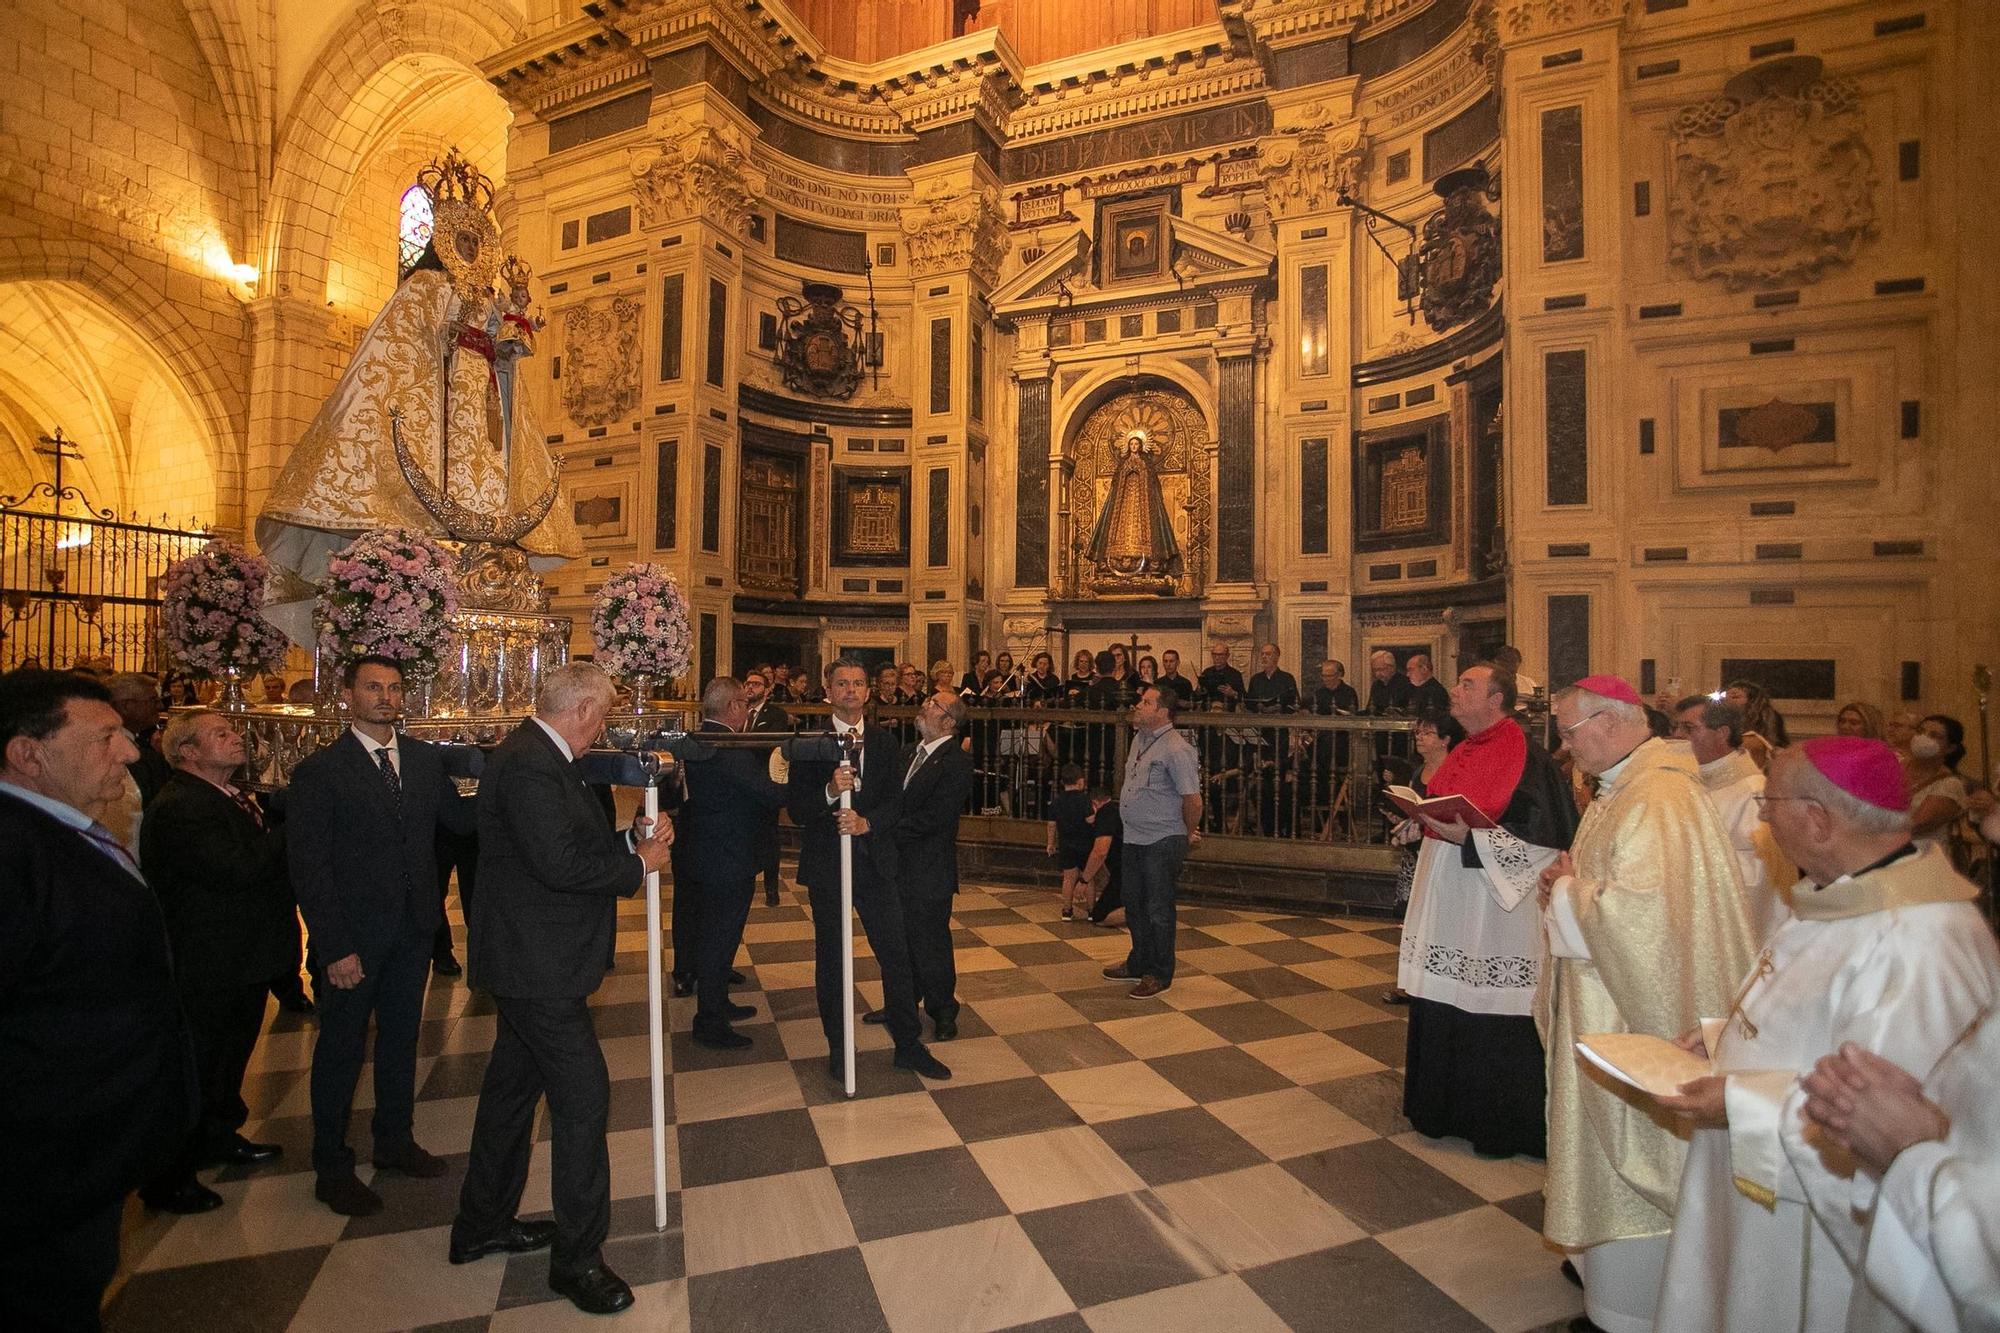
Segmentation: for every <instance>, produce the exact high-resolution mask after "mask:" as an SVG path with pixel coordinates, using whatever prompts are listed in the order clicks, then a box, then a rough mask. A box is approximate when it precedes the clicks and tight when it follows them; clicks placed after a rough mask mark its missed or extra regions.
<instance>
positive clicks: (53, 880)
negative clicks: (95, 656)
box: [0, 669, 196, 1330]
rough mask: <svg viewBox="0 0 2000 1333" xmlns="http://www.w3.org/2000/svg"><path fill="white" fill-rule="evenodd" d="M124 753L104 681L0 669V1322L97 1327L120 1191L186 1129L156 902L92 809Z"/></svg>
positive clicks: (187, 1092)
mask: <svg viewBox="0 0 2000 1333" xmlns="http://www.w3.org/2000/svg"><path fill="white" fill-rule="evenodd" d="M136 757H137V753H136V749H135V747H134V746H133V744H132V742H131V741H130V740H128V739H127V738H126V735H125V728H124V727H123V726H121V725H120V723H119V718H118V714H117V712H116V711H115V710H114V709H113V708H112V706H111V699H110V695H109V694H108V693H107V692H106V690H105V689H104V687H103V686H102V685H99V684H97V683H96V682H95V681H92V680H86V679H84V678H83V677H81V676H72V675H69V674H68V673H66V672H55V671H34V670H26V669H24V670H20V671H13V672H9V673H8V674H7V675H5V676H0V1089H4V1092H0V1181H4V1182H5V1185H4V1186H0V1198H4V1199H5V1200H6V1206H5V1208H4V1209H0V1328H7V1329H88V1330H94V1329H96V1328H97V1327H98V1305H99V1303H100V1302H101V1301H102V1300H103V1297H104V1288H105V1287H106V1285H107V1284H109V1283H110V1281H111V1277H112V1274H113V1273H114V1272H116V1270H117V1268H118V1229H119V1218H120V1216H121V1215H122V1214H123V1212H124V1209H125V1196H126V1195H127V1194H128V1193H130V1192H131V1191H132V1190H133V1189H135V1188H137V1187H138V1185H139V1184H140V1183H141V1182H142V1181H144V1180H146V1179H148V1178H150V1177H151V1176H152V1174H153V1173H154V1172H155V1171H157V1170H159V1169H160V1168H161V1167H162V1166H163V1165H165V1164H166V1162H167V1161H168V1160H170V1159H171V1158H172V1156H173V1154H174V1153H175V1152H176V1151H177V1150H178V1149H179V1147H180V1145H181V1143H182V1141H183V1140H184V1139H185V1138H186V1137H187V1133H188V1130H189V1129H190V1128H191V1127H192V1126H193V1125H194V1122H195V1103H196V1094H195V1084H194V1062H193V1058H192V1056H191V1054H190V1052H189V1050H188V1045H187V1032H186V1028H185V1027H184V1025H183V1023H182V1019H181V1007H180V1002H179V1000H178V999H177V998H176V996H175V994H174V979H173V962H172V955H171V951H170V949H169V947H168V944H167V931H166V924H165V922H164V921H163V920H162V918H161V915H160V904H159V900H158V899H156V898H155V897H154V896H153V892H152V890H150V889H148V888H147V887H146V884H145V881H144V880H142V879H141V878H140V877H139V867H138V865H137V864H136V863H135V862H134V861H133V860H132V857H131V855H130V853H128V852H127V851H126V850H125V849H124V848H123V847H122V846H120V845H119V843H118V841H117V839H116V838H114V837H113V836H112V834H111V831H110V830H109V829H107V828H105V827H104V826H103V825H102V824H100V823H98V822H97V821H96V820H95V819H94V818H93V817H92V816H91V814H90V813H89V811H90V810H91V809H92V808H93V807H96V806H99V805H100V804H102V803H104V802H108V801H112V800H116V799H117V798H118V797H119V796H120V795H121V794H122V793H123V791H124V789H125V779H126V773H125V765H127V764H129V763H131V762H132V761H133V759H135V758H136Z"/></svg>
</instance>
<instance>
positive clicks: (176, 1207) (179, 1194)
mask: <svg viewBox="0 0 2000 1333" xmlns="http://www.w3.org/2000/svg"><path fill="white" fill-rule="evenodd" d="M139 1201H140V1202H141V1203H143V1204H145V1205H146V1206H147V1207H148V1208H156V1209H158V1210H159V1211H160V1212H163V1213H179V1214H180V1215H181V1216H183V1217H188V1216H192V1215H193V1214H195V1213H209V1212H213V1211H215V1210H216V1209H217V1208H220V1207H222V1196H221V1195H220V1194H217V1193H216V1192H215V1191H214V1190H212V1189H210V1188H209V1187H208V1186H206V1185H204V1184H202V1183H201V1182H200V1181H198V1180H185V1181H182V1182H181V1183H180V1184H178V1185H176V1186H174V1187H173V1188H172V1189H170V1190H140V1191H139Z"/></svg>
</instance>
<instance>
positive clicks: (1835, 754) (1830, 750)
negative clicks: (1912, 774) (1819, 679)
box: [1796, 736, 1910, 810]
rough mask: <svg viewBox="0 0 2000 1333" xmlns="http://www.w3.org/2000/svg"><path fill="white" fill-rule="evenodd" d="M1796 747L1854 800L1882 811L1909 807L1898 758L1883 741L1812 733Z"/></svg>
mask: <svg viewBox="0 0 2000 1333" xmlns="http://www.w3.org/2000/svg"><path fill="white" fill-rule="evenodd" d="M1796 748H1797V749H1798V751H1799V753H1800V754H1802V755H1804V756H1805V757H1806V762H1807V763H1809V764H1811V765H1812V766H1813V767H1814V768H1816V769H1818V770H1819V771H1820V772H1821V774H1823V775H1824V776H1825V778H1826V780H1827V781H1828V782H1831V783H1832V784H1833V785H1834V786H1836V787H1838V788H1840V789H1841V790H1842V791H1844V792H1846V793H1847V794H1848V795H1849V796H1852V797H1853V798H1854V799H1856V800H1857V801H1865V802H1867V803H1868V804H1869V805H1872V806H1876V807H1878V808H1880V809H1883V810H1908V809H1909V808H1910V796H1909V793H1908V791H1907V790H1905V788H1904V784H1903V764H1902V761H1901V760H1899V759H1898V758H1897V757H1896V752H1895V751H1894V750H1893V749H1891V748H1889V746H1887V745H1885V744H1884V743H1883V742H1881V741H1874V740H1869V739H1868V738H1867V737H1866V736H1815V737H1814V738H1813V739H1811V740H1809V741H1800V742H1799V744H1798V746H1797V747H1796Z"/></svg>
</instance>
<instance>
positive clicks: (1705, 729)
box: [1673, 694, 1798, 944]
mask: <svg viewBox="0 0 2000 1333" xmlns="http://www.w3.org/2000/svg"><path fill="white" fill-rule="evenodd" d="M1673 734H1674V738H1675V739H1676V740H1684V741H1686V742H1687V743H1688V748H1689V749H1690V750H1691V751H1693V753H1694V761H1695V763H1696V764H1698V765H1699V766H1700V770H1699V771H1700V775H1701V785H1702V786H1703V787H1705V788H1706V789H1707V790H1708V799H1709V800H1711V801H1713V802H1715V812H1716V813H1717V814H1719V815H1721V816H1722V826H1723V827H1724V828H1726V829H1728V830H1729V844H1730V846H1732V847H1734V848H1735V849H1736V868H1737V869H1738V870H1740V871H1742V872H1743V893H1744V898H1743V910H1744V912H1745V914H1746V915H1748V916H1749V918H1750V933H1751V934H1752V935H1754V936H1755V937H1756V940H1757V943H1759V944H1762V943H1763V942H1764V941H1765V940H1767V939H1769V938H1770V937H1771V933H1772V932H1773V931H1775V930H1776V929H1777V928H1778V927H1779V926H1780V925H1782V924H1783V923H1784V920H1785V918H1786V917H1788V916H1790V915H1791V914H1792V910H1791V908H1790V907H1789V906H1788V905H1787V904H1786V902H1785V898H1784V894H1783V892H1782V886H1783V885H1786V884H1790V883H1791V882H1792V881H1793V880H1794V879H1796V878H1797V877H1798V876H1797V873H1796V872H1795V871H1794V870H1793V869H1792V867H1791V865H1790V864H1789V863H1788V862H1786V860H1785V858H1784V854H1783V853H1782V852H1780V851H1779V850H1778V848H1777V844H1776V843H1774V842H1772V841H1771V833H1770V830H1769V829H1768V828H1767V827H1766V826H1765V824H1764V822H1763V821H1762V820H1761V819H1759V818H1758V817H1757V797H1758V795H1759V794H1761V793H1762V792H1763V790H1764V770H1763V769H1761V768H1759V767H1757V761H1756V760H1755V759H1753V758H1751V757H1750V752H1749V751H1748V750H1745V749H1744V748H1743V714H1742V713H1741V712H1740V711H1738V710H1737V708H1736V706H1735V705H1734V704H1730V703H1725V702H1724V701H1722V700H1720V699H1711V698H1709V697H1708V696H1707V695H1706V694H1691V695H1689V696H1688V697H1687V698H1685V699H1683V700H1681V701H1680V702H1679V703H1677V704H1675V705H1674V726H1673Z"/></svg>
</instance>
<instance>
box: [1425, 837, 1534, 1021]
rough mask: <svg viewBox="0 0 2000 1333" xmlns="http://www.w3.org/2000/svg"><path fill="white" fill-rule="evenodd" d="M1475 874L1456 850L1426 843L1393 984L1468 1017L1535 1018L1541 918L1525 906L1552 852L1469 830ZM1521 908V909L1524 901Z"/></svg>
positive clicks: (1434, 841) (1430, 841)
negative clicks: (1474, 853)
mask: <svg viewBox="0 0 2000 1333" xmlns="http://www.w3.org/2000/svg"><path fill="white" fill-rule="evenodd" d="M1468 836H1470V837H1471V838H1473V839H1474V840H1475V842H1476V844H1477V846H1478V849H1479V860H1480V865H1481V868H1480V869H1478V870H1467V869H1466V868H1465V867H1464V866H1463V865H1461V864H1460V857H1459V849H1458V846H1457V844H1455V843H1449V842H1441V841H1439V840H1438V839H1436V838H1425V839H1424V840H1423V849H1422V851H1420V852H1419V853H1418V855H1417V876H1416V885H1415V887H1414V888H1413V889H1412V890H1411V893H1410V909H1409V912H1408V914H1407V915H1406V916H1405V917H1404V919H1403V949H1402V957H1401V959H1400V961H1399V962H1398V965H1397V968H1396V984H1397V985H1399V986H1401V987H1402V988H1403V989H1404V990H1406V991H1408V992H1409V993H1410V994H1412V995H1414V996H1416V997H1417V998H1418V999H1420V1000H1434V1001H1436V1002H1437V1003H1439V1004H1448V1005H1450V1006H1452V1007H1453V1008H1454V1009H1463V1010H1464V1011H1465V1012H1467V1013H1472V1014H1513V1015H1527V1014H1532V1013H1533V1012H1534V999H1535V981H1536V979H1537V977H1538V976H1539V974H1540V971H1541V954H1542V925H1541V917H1540V915H1539V913H1538V912H1537V911H1536V908H1535V905H1534V903H1533V901H1532V898H1533V895H1534V892H1535V882H1536V879H1537V877H1538V876H1540V874H1541V872H1542V867H1543V866H1545V865H1547V864H1548V863H1549V862H1550V861H1552V860H1553V859H1555V855H1556V853H1555V850H1554V849H1553V848H1548V847H1537V846H1535V845H1534V844H1533V843H1526V842H1522V841H1521V840H1520V839H1519V838H1516V837H1515V836H1514V835H1513V834H1511V833H1508V832H1507V831H1506V830H1505V829H1498V828H1495V829H1475V830H1474V831H1473V832H1472V833H1471V834H1470V835H1468ZM1524 900H1528V901H1527V905H1526V906H1523V905H1522V904H1523V901H1524Z"/></svg>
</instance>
